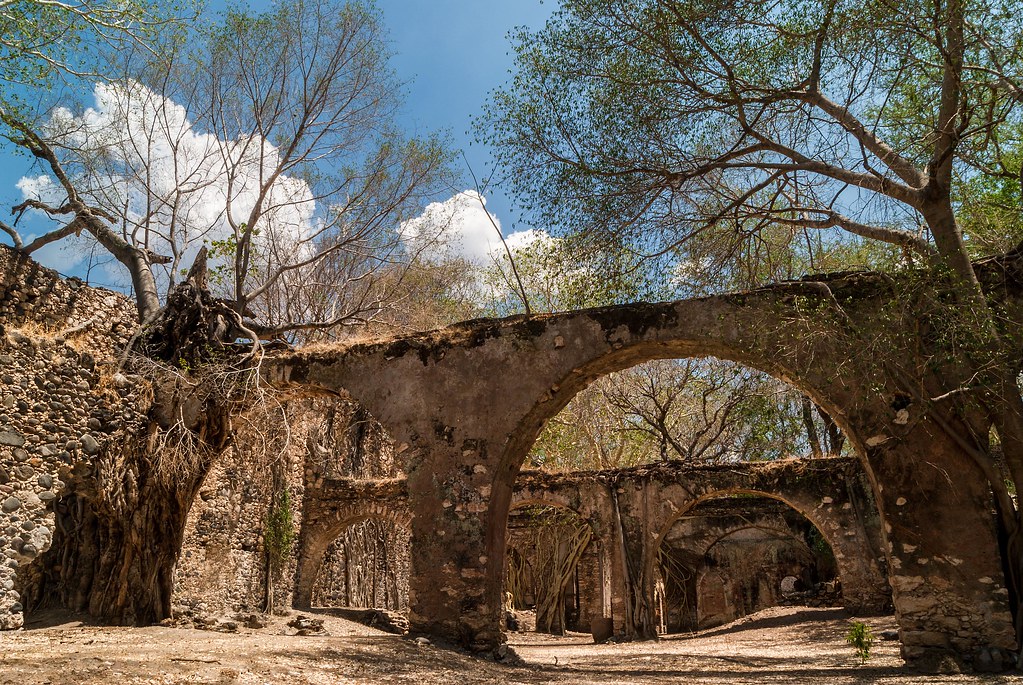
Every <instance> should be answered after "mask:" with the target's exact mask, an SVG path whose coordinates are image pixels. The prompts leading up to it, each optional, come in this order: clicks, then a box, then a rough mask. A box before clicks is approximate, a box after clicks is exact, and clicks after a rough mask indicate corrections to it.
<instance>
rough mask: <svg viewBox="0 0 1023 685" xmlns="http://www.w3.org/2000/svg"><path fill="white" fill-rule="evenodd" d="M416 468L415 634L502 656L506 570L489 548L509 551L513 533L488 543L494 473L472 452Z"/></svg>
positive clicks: (436, 455)
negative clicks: (503, 576)
mask: <svg viewBox="0 0 1023 685" xmlns="http://www.w3.org/2000/svg"><path fill="white" fill-rule="evenodd" d="M410 467H411V468H410V471H409V476H408V488H409V504H410V506H411V509H412V514H413V518H412V538H411V551H410V577H409V624H410V627H411V631H412V632H413V633H419V634H427V635H430V636H434V637H439V638H441V639H442V640H447V641H450V642H451V643H453V644H456V645H459V646H462V647H465V648H467V649H471V650H473V651H489V650H494V649H496V648H497V647H498V646H499V645H500V643H501V642H503V641H504V634H503V633H502V632H501V628H500V611H501V601H500V593H501V572H502V570H503V569H502V568H501V564H502V559H500V558H493V559H491V558H490V555H489V553H488V548H494V549H501V550H503V548H504V547H503V546H504V535H505V527H504V526H500V527H496V526H495V527H494V528H495V530H499V532H497V533H495V534H496V535H498V536H499V537H500V539H499V540H488V539H487V536H488V526H487V523H488V511H487V510H488V498H489V496H490V489H491V485H490V483H491V480H492V476H491V475H490V474H489V473H488V470H489V467H488V466H487V465H486V464H484V463H482V461H481V460H479V459H478V458H477V453H476V451H475V450H473V449H471V448H467V449H464V450H461V451H456V452H452V451H448V452H447V453H446V454H445V453H443V452H438V451H435V452H433V453H431V454H430V455H428V456H427V457H426V458H423V459H414V460H413V463H412V464H410ZM494 556H495V557H499V556H500V555H499V554H497V555H494Z"/></svg>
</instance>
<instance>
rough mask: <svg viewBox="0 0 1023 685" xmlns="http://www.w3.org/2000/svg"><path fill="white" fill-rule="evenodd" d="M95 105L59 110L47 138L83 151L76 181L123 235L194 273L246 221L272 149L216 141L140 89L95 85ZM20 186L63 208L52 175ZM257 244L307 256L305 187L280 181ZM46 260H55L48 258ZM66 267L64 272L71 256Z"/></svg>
mask: <svg viewBox="0 0 1023 685" xmlns="http://www.w3.org/2000/svg"><path fill="white" fill-rule="evenodd" d="M93 98H94V103H93V106H92V107H89V108H87V109H85V110H84V111H83V112H82V113H81V114H77V115H76V114H74V113H73V112H71V111H70V110H68V109H59V110H57V111H56V112H55V113H54V114H53V116H52V118H51V120H50V122H49V130H48V133H49V134H50V135H51V136H53V137H55V138H57V139H58V140H60V141H61V142H62V143H63V144H64V145H66V146H68V147H70V148H78V149H82V150H86V151H88V152H87V153H85V154H83V155H82V156H83V158H84V159H86V160H88V161H89V162H90V163H93V164H95V166H96V169H95V170H94V171H92V173H90V174H88V175H87V177H85V178H82V179H78V180H76V183H77V184H79V192H81V193H82V194H83V195H84V196H86V197H87V198H89V199H90V201H92V202H94V203H96V204H98V205H100V206H103V207H104V208H107V209H108V210H109V211H113V212H115V213H116V212H120V213H122V214H123V218H124V219H125V220H126V223H127V225H128V231H129V232H130V231H133V230H134V231H136V233H137V237H136V240H138V241H139V242H140V243H141V242H142V241H143V236H145V240H146V241H147V244H148V246H149V247H150V249H153V250H154V251H156V252H158V253H162V254H168V255H169V254H171V253H172V250H171V244H172V242H173V244H174V245H176V246H177V249H178V252H179V254H180V255H181V257H180V262H179V264H178V265H176V266H177V267H178V268H186V267H188V266H189V265H190V263H191V260H192V257H193V256H194V254H195V252H196V251H198V249H199V247H200V246H201V245H202V244H203V242H207V243H209V242H212V241H222V240H225V239H226V238H228V237H229V236H230V235H232V234H233V231H232V230H231V228H230V225H229V222H228V212H230V217H231V218H232V219H233V220H234V221H235V222H236V223H241V222H244V221H245V220H246V219H247V217H248V216H249V213H250V212H251V211H252V209H253V207H254V206H255V203H256V202H257V199H258V197H259V192H260V179H261V178H265V177H266V176H267V175H268V171H270V170H273V169H275V168H276V167H277V165H278V163H279V161H280V153H279V151H278V149H277V148H276V147H275V146H274V145H272V144H271V143H269V142H268V141H266V140H264V139H262V138H258V137H254V138H239V139H235V140H221V139H219V138H217V137H216V136H214V135H211V134H207V133H202V132H200V131H197V130H196V129H194V128H193V125H192V122H191V121H189V119H188V116H187V112H186V110H185V108H184V107H182V106H181V105H179V104H177V103H175V102H174V101H172V100H170V99H168V98H165V97H163V96H161V95H159V94H157V93H154V92H153V91H151V90H149V89H148V88H146V87H145V86H143V85H141V84H139V83H128V84H105V83H101V84H98V85H96V86H95V88H94V91H93ZM17 187H18V188H19V189H20V190H21V192H22V195H23V196H24V197H25V198H35V199H42V200H45V201H49V202H51V203H55V204H59V203H60V202H61V201H62V199H63V197H64V195H63V193H62V192H61V191H60V190H59V188H58V186H57V184H56V183H55V182H54V181H53V180H52V179H51V178H50V177H48V176H39V177H24V178H22V179H21V180H20V181H19V182H18V184H17ZM264 207H268V208H269V210H268V211H266V212H265V214H264V216H263V218H262V220H261V223H260V225H259V226H258V228H259V229H260V238H259V239H260V240H264V241H269V240H270V239H271V238H273V239H277V240H280V241H284V243H285V244H287V245H290V246H291V249H289V250H286V252H288V253H289V256H292V257H293V256H294V255H295V254H296V253H301V252H303V251H305V250H308V249H310V248H309V246H307V245H304V244H303V240H304V239H307V238H308V237H309V236H310V235H311V234H312V233H313V231H314V230H315V227H316V223H315V220H314V215H315V213H316V210H317V207H316V202H315V200H314V198H313V193H312V191H311V189H310V188H309V186H308V184H306V183H305V181H303V180H301V179H297V178H294V177H289V176H281V177H279V178H278V179H277V181H276V182H275V183H274V185H273V186H272V187H271V189H270V191H269V193H268V194H267V197H266V198H265V199H264ZM50 256H51V257H52V256H53V255H50ZM62 262H63V263H62V266H64V267H65V268H68V266H69V264H68V262H67V257H65V259H64V260H62Z"/></svg>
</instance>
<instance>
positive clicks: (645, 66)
mask: <svg viewBox="0 0 1023 685" xmlns="http://www.w3.org/2000/svg"><path fill="white" fill-rule="evenodd" d="M1019 9H1020V8H1019V7H1018V6H1016V5H1015V4H1014V3H1011V2H1010V3H1003V2H989V1H983V2H951V3H936V2H929V1H922V2H910V3H908V4H906V3H902V2H898V3H896V2H890V1H889V0H866V1H864V0H853V1H842V2H840V1H837V0H826V1H817V2H795V1H789V0H779V1H776V2H770V3H761V2H749V1H746V0H726V1H724V2H722V1H720V0H709V1H705V0H695V1H691V2H681V1H679V0H640V1H639V2H625V1H623V0H568V1H567V2H565V3H563V4H562V9H561V11H560V12H559V13H558V14H557V15H556V16H555V17H554V18H553V19H552V20H551V21H550V22H549V23H548V24H547V26H545V27H544V28H543V29H541V30H539V31H536V32H529V31H525V30H523V31H522V32H520V33H519V34H518V35H517V36H516V37H515V38H516V43H517V71H516V73H515V75H514V78H513V79H512V81H511V82H510V83H509V84H508V85H507V86H506V87H504V88H503V89H501V90H498V91H497V92H495V93H494V94H493V97H492V101H491V103H490V108H489V110H488V111H487V113H486V115H485V116H484V117H483V118H482V119H481V120H480V121H479V129H480V132H481V133H482V134H483V135H484V137H486V138H487V139H488V140H489V141H490V142H491V143H493V144H494V145H495V146H496V147H497V149H498V151H499V155H500V159H501V163H502V164H503V167H504V168H505V169H506V171H507V174H508V177H509V180H510V182H511V184H512V186H513V187H514V188H515V189H516V191H518V192H519V193H520V194H521V195H522V197H523V198H525V199H524V202H526V204H527V205H528V207H529V208H530V209H531V210H532V211H533V213H534V215H535V217H536V218H537V220H538V221H541V222H543V223H544V225H551V226H554V227H556V228H557V229H558V230H562V231H565V232H567V233H571V234H576V235H583V236H586V237H587V239H588V240H590V241H592V242H594V243H599V244H624V245H626V246H628V247H629V248H630V249H632V250H634V251H635V252H637V253H639V254H642V255H658V254H662V253H665V252H671V253H674V254H676V255H677V259H678V260H679V261H686V260H690V259H692V260H696V261H697V262H699V261H700V260H713V261H714V262H715V263H717V264H718V265H719V266H720V267H722V268H727V269H728V270H729V271H730V272H731V273H733V274H735V275H736V278H737V282H741V281H742V280H743V279H742V278H740V276H748V277H751V278H752V280H753V282H763V281H765V280H771V279H773V278H777V277H778V275H779V274H778V272H777V270H773V269H770V268H766V267H768V266H770V264H769V262H770V260H771V259H774V260H776V261H777V260H778V259H779V257H778V254H779V248H783V249H784V251H785V252H787V253H788V254H789V255H792V254H796V255H799V256H800V257H801V260H802V263H803V264H805V265H806V267H807V270H814V269H816V270H826V269H827V268H829V267H830V266H832V265H833V264H834V261H833V260H830V261H829V256H830V254H831V253H833V251H834V249H833V248H834V247H835V246H836V245H837V244H840V243H841V244H844V245H847V246H848V245H850V244H855V243H857V242H860V243H862V242H863V241H865V240H866V241H880V242H882V243H886V244H889V245H892V246H895V247H897V248H898V250H899V251H901V252H902V253H904V254H905V255H906V258H907V259H910V260H912V261H913V262H916V263H919V262H921V261H927V260H930V259H931V258H932V257H933V256H935V255H938V256H940V257H941V258H943V259H945V260H951V261H953V262H957V264H958V266H957V267H956V268H960V267H962V256H961V255H963V254H965V253H966V247H967V245H968V244H969V243H970V241H969V236H966V237H965V238H964V236H962V233H961V223H962V219H960V220H959V221H957V215H959V214H963V213H965V212H964V210H966V209H967V207H966V204H967V202H966V200H965V198H964V191H965V189H966V188H967V187H969V186H970V185H971V184H973V185H976V184H984V183H988V184H990V183H995V184H999V183H1004V184H1005V185H1000V186H999V187H998V188H997V189H994V188H993V189H992V193H990V194H989V195H988V196H987V197H988V199H990V200H992V202H991V203H990V209H980V208H977V207H975V206H971V207H970V215H971V217H976V216H978V215H984V214H985V213H988V212H989V211H995V210H996V209H997V207H999V206H1001V207H1002V208H1005V207H1007V206H1008V207H1018V206H1019V201H1018V197H1019V179H1020V171H1021V169H1020V165H1019V150H1020V133H1021V131H1020V105H1021V98H1020V94H1021V93H1023V90H1021V89H1020V84H1023V73H1021V69H1023V67H1021V64H1023V61H1021V59H1020V58H1021V56H1023V55H1021V50H1023V30H1021V29H1023V25H1021V21H1023V20H1021V12H1020V11H1019ZM977 199H978V198H977V197H976V195H973V196H972V198H971V201H970V204H971V205H975V204H976V201H977ZM1009 211H1011V209H1010V210H1009ZM964 218H965V217H964ZM971 223H974V222H971ZM980 233H983V234H984V237H983V239H981V235H980ZM977 238H978V239H977V240H975V241H974V244H976V246H977V248H978V249H982V250H1004V249H1006V248H1008V247H1012V246H1014V245H1015V244H1016V243H1018V242H1019V240H1020V239H1021V238H1023V236H1021V235H1019V233H1018V232H1013V233H1010V234H1004V233H1003V234H1002V235H999V236H997V237H995V236H993V235H992V232H991V231H990V230H988V231H986V232H984V231H980V230H978V236H977ZM822 267H823V268H822ZM964 276H966V277H967V278H969V276H968V275H966V274H965V273H964ZM745 280H747V281H749V280H750V279H749V278H747V279H745Z"/></svg>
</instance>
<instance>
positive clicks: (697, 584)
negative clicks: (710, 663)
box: [658, 510, 818, 632]
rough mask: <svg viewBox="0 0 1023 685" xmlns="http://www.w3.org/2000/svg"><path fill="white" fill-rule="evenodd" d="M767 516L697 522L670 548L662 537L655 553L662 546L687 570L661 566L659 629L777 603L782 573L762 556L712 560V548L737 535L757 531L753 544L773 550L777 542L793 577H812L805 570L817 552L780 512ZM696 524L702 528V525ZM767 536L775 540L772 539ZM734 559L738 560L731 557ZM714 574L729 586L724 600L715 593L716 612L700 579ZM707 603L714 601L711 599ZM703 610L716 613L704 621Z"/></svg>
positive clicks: (700, 625)
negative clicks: (680, 572) (748, 560)
mask: <svg viewBox="0 0 1023 685" xmlns="http://www.w3.org/2000/svg"><path fill="white" fill-rule="evenodd" d="M793 511H794V510H793ZM736 514H741V512H739V511H737V512H736ZM769 516H770V518H767V519H765V518H762V517H758V518H756V519H754V520H749V521H740V522H734V521H733V522H731V524H728V525H724V526H718V525H714V526H713V527H712V528H704V527H703V526H702V525H700V524H696V525H695V530H693V531H691V533H690V534H688V535H685V536H683V537H682V538H681V539H679V540H676V544H675V545H672V546H671V548H670V550H669V549H666V548H665V546H664V545H666V544H667V540H665V542H664V543H662V546H661V550H659V553H658V558H661V552H667V553H668V558H669V559H672V560H674V562H675V564H678V563H679V562H680V561H684V562H690V563H688V564H686V566H685V568H686V570H687V571H689V573H690V575H689V576H688V577H686V576H677V575H674V574H673V573H672V572H671V571H672V570H675V571H677V568H673V566H672V565H671V564H670V563H669V565H668V569H664V570H662V572H661V574H660V580H661V584H659V586H658V588H659V589H660V590H661V597H660V602H659V605H658V608H659V609H660V610H661V614H660V616H659V630H663V631H664V632H687V631H691V630H697V629H704V628H710V627H713V626H714V625H717V624H720V623H727V622H729V621H732V620H734V619H736V618H739V617H740V616H742V615H745V614H748V613H749V612H750V611H758V610H760V609H761V608H767V607H768V606H773V605H777V604H778V603H779V600H780V599H781V596H782V595H781V587H780V581H781V579H782V577H783V575H779V574H778V573H777V568H774V567H763V566H761V565H760V564H759V563H756V562H757V561H764V559H763V558H762V557H758V558H757V559H756V560H754V563H753V564H752V565H744V564H743V563H742V561H739V568H732V567H730V566H726V567H724V568H722V567H720V566H718V565H716V564H714V563H711V559H712V555H713V550H714V549H715V548H716V547H717V546H718V545H719V544H721V543H723V542H725V541H728V540H729V539H734V537H735V536H736V535H740V534H743V533H747V532H749V531H756V533H757V536H756V537H755V538H754V539H753V540H752V543H753V544H754V545H757V544H761V543H766V544H769V545H770V546H771V547H772V548H774V549H775V550H776V551H777V550H778V547H777V546H778V545H780V546H781V548H783V549H784V550H786V551H785V553H784V563H786V564H787V569H786V570H787V571H788V572H789V573H794V574H795V575H796V576H797V577H800V578H804V579H805V580H807V581H810V580H811V578H810V576H809V572H810V570H811V569H813V568H814V567H815V565H816V563H817V561H818V558H817V555H815V553H814V551H813V550H812V549H811V548H810V546H809V545H808V544H807V542H806V540H805V539H804V537H803V535H802V534H801V533H799V532H797V531H796V530H794V529H793V528H792V527H791V525H790V524H789V522H787V521H786V520H784V515H779V514H777V513H772V514H770V515H769ZM804 520H805V519H804ZM701 528H703V529H702V530H701ZM772 540H773V541H775V542H771V541H772ZM772 557H773V555H772ZM733 561H737V560H736V559H733ZM776 561H780V560H776ZM665 570H667V574H666V573H665V572H664V571H665ZM715 574H716V577H717V578H718V579H719V580H721V581H724V584H725V585H727V586H729V587H731V588H732V589H733V594H732V595H731V598H732V601H724V598H723V597H718V598H717V600H718V602H717V603H718V604H719V606H718V607H717V609H716V612H708V611H707V606H706V603H707V601H708V599H711V598H709V597H708V596H706V594H705V592H704V591H705V589H706V586H705V582H706V581H707V579H708V577H714V576H715ZM786 575H787V574H786ZM736 587H745V588H746V589H748V590H750V591H751V592H752V594H747V593H742V594H741V595H736V594H735V593H734V590H735V588H736ZM735 600H738V601H735ZM711 603H714V602H713V601H711ZM708 613H716V614H717V619H718V620H716V621H714V622H713V623H710V624H708V623H707V622H706V617H707V615H708Z"/></svg>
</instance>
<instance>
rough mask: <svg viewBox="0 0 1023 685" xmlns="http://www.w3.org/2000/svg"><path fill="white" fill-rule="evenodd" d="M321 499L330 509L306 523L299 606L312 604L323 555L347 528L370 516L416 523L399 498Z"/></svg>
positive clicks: (401, 524) (398, 523)
mask: <svg viewBox="0 0 1023 685" xmlns="http://www.w3.org/2000/svg"><path fill="white" fill-rule="evenodd" d="M320 502H321V503H322V504H324V505H326V506H327V507H329V510H328V511H327V512H326V513H321V514H320V515H319V516H318V517H317V518H316V520H315V522H309V521H305V522H303V525H302V531H301V535H300V539H299V549H298V554H297V564H296V568H295V592H294V595H293V597H294V599H293V601H292V603H293V605H294V607H295V608H296V609H308V608H310V606H311V605H312V599H313V586H314V585H315V584H316V576H317V575H318V574H319V572H320V567H321V566H322V565H323V555H324V554H325V553H326V551H327V547H329V546H330V543H332V542H333V541H334V540H336V539H337V538H338V536H340V535H341V533H343V532H344V531H345V530H346V529H348V528H350V527H351V526H354V525H356V524H359V523H362V522H363V521H367V520H369V519H376V520H380V521H387V522H390V523H392V524H394V525H395V526H397V527H401V528H411V526H412V513H411V512H410V511H409V510H408V508H407V507H405V506H403V505H402V504H401V503H399V502H394V503H383V502H373V501H369V502H358V501H355V502H344V503H341V504H334V503H332V502H329V501H324V500H321V501H320Z"/></svg>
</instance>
